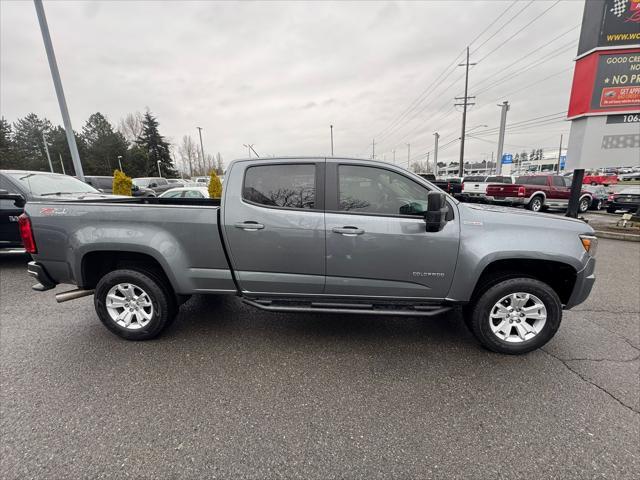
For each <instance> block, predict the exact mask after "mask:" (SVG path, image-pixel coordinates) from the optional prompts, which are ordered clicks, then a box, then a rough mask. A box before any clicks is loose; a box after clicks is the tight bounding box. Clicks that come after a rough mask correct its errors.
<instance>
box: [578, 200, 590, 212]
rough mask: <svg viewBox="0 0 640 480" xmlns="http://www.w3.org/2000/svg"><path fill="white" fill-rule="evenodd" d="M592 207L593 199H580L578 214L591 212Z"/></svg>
mask: <svg viewBox="0 0 640 480" xmlns="http://www.w3.org/2000/svg"><path fill="white" fill-rule="evenodd" d="M590 205H591V199H590V198H589V197H584V198H582V199H580V202H579V203H578V212H580V213H585V212H587V210H589V206H590Z"/></svg>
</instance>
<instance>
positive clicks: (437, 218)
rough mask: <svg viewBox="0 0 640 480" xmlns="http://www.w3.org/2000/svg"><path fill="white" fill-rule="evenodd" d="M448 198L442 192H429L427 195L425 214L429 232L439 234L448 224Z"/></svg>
mask: <svg viewBox="0 0 640 480" xmlns="http://www.w3.org/2000/svg"><path fill="white" fill-rule="evenodd" d="M448 211H449V207H448V205H447V196H446V195H445V194H444V193H440V192H429V193H428V194H427V211H426V213H425V214H424V221H425V223H426V224H427V225H426V230H427V232H439V231H440V230H442V229H443V228H444V226H445V225H446V223H447V213H448Z"/></svg>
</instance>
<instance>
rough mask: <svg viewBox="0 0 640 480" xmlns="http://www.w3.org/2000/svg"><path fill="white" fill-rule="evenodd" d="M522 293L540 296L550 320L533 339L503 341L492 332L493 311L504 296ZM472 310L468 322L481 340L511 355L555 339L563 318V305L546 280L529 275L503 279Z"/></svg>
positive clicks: (480, 298)
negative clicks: (528, 276) (527, 276)
mask: <svg viewBox="0 0 640 480" xmlns="http://www.w3.org/2000/svg"><path fill="white" fill-rule="evenodd" d="M519 292H522V293H529V294H532V295H535V296H536V297H538V298H539V299H540V300H541V301H542V303H543V304H544V306H545V308H546V311H547V319H546V323H545V324H544V326H543V327H542V330H540V332H538V334H537V335H535V336H534V337H533V338H531V339H529V340H524V341H522V342H520V343H512V342H507V341H505V340H502V339H501V338H499V337H498V336H497V335H496V334H494V333H493V331H492V330H491V326H490V322H491V321H492V320H491V318H490V314H491V310H492V309H493V308H494V305H495V304H496V303H497V302H498V301H499V300H500V299H501V298H503V297H505V296H507V295H509V294H511V293H519ZM471 312H472V313H471V315H470V317H469V318H468V319H467V322H468V325H469V326H470V328H471V331H472V333H473V334H474V336H475V337H476V338H477V339H478V341H479V342H480V343H481V344H482V345H483V346H484V347H485V348H487V349H489V350H491V351H493V352H498V353H505V354H509V355H518V354H522V353H527V352H530V351H532V350H535V349H537V348H540V347H542V346H543V345H544V344H546V343H547V342H548V341H549V340H551V338H553V336H554V335H555V333H556V332H557V331H558V328H559V327H560V322H561V320H562V304H561V302H560V299H559V298H558V295H557V294H556V292H555V291H554V290H553V289H552V288H551V287H550V286H549V285H547V284H546V283H543V282H541V281H539V280H536V279H533V278H526V277H523V278H512V279H508V280H504V281H501V282H499V283H497V284H496V285H494V286H492V287H491V288H489V289H487V290H485V291H484V293H482V294H481V295H480V296H479V298H478V299H477V301H476V302H475V303H474V305H473V307H472V310H471Z"/></svg>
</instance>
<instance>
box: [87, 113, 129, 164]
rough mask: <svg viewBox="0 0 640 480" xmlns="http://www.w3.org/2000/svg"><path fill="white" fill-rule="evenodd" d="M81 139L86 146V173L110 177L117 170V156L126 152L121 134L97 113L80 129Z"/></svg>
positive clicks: (125, 145) (125, 144)
mask: <svg viewBox="0 0 640 480" xmlns="http://www.w3.org/2000/svg"><path fill="white" fill-rule="evenodd" d="M82 138H83V140H84V143H85V145H86V154H85V156H84V158H83V167H84V169H85V170H86V171H87V173H90V174H93V175H112V174H113V171H114V170H115V169H116V168H118V156H123V157H124V155H125V153H126V152H127V141H126V140H125V138H124V136H123V135H122V133H120V132H118V131H115V130H114V129H113V126H112V125H111V124H110V123H109V121H108V120H107V119H106V118H105V116H104V115H102V114H101V113H100V112H97V113H94V114H93V115H91V116H90V117H89V119H88V120H87V123H85V125H84V127H83V128H82ZM123 168H124V167H123Z"/></svg>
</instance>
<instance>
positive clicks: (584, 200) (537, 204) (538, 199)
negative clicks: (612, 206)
mask: <svg viewBox="0 0 640 480" xmlns="http://www.w3.org/2000/svg"><path fill="white" fill-rule="evenodd" d="M570 194H571V179H570V178H567V177H561V176H559V175H526V176H521V177H518V178H516V183H515V184H513V185H508V184H504V183H499V184H491V185H489V186H488V187H487V199H488V200H490V201H493V202H495V203H509V204H512V205H524V207H525V208H528V209H529V210H532V211H534V212H538V211H540V210H545V209H547V208H567V206H568V205H569V196H570ZM591 200H592V195H591V193H589V192H587V191H586V190H583V191H582V192H580V202H579V204H578V210H579V211H580V213H584V212H586V211H587V210H588V209H589V206H590V205H591Z"/></svg>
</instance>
